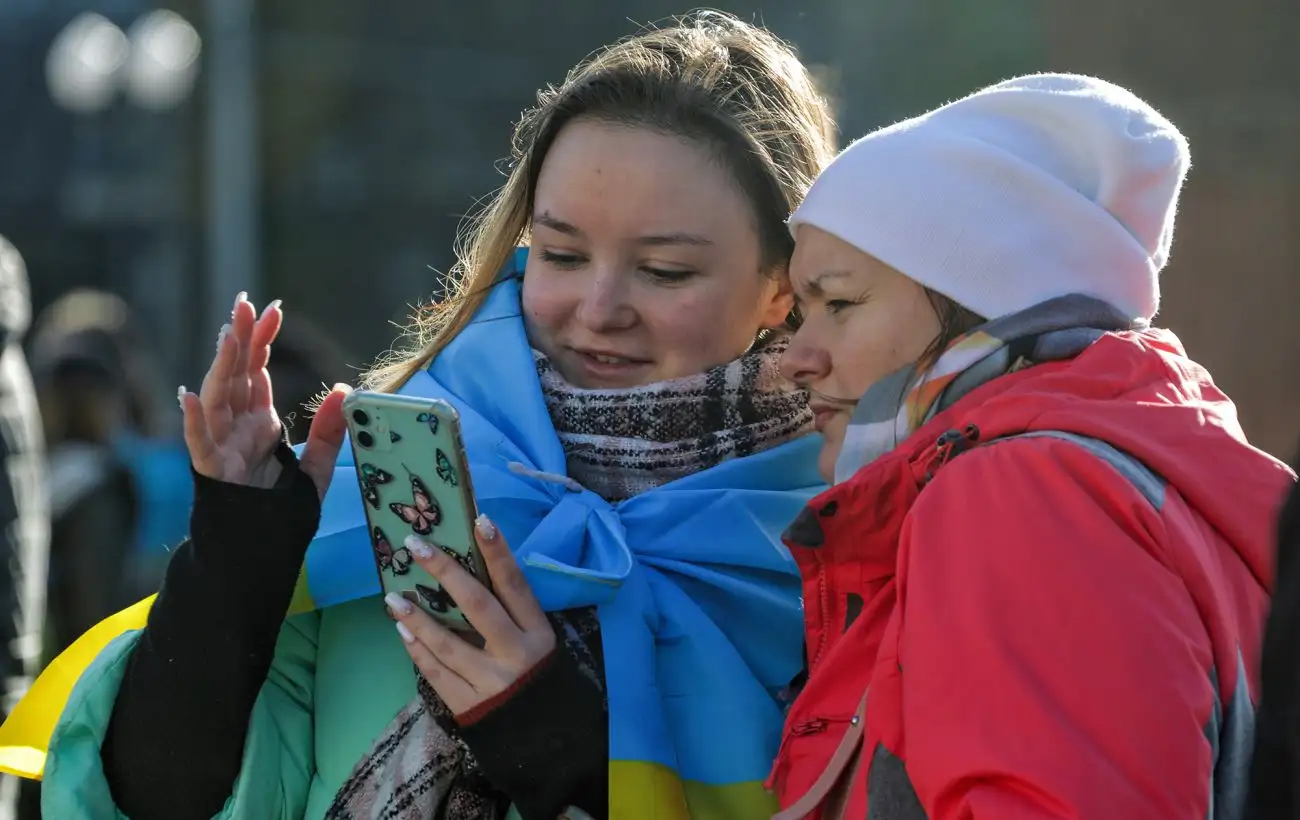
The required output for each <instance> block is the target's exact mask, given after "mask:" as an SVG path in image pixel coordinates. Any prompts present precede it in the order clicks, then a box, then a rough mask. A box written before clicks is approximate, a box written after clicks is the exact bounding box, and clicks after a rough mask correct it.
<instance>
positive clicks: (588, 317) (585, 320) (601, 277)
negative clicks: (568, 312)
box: [576, 271, 636, 333]
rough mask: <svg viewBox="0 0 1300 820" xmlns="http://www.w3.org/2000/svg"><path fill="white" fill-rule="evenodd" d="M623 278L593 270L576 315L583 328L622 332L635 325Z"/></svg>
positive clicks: (612, 272) (632, 309) (618, 274)
mask: <svg viewBox="0 0 1300 820" xmlns="http://www.w3.org/2000/svg"><path fill="white" fill-rule="evenodd" d="M626 278H627V277H626V276H623V275H622V274H621V273H619V272H618V271H597V272H595V273H594V274H593V275H592V276H591V278H590V280H589V281H588V282H587V283H586V289H585V290H584V291H583V293H582V301H581V303H580V304H579V305H578V310H577V312H576V315H577V318H578V321H579V322H581V323H582V324H583V326H584V327H586V328H587V329H588V330H591V331H594V332H597V333H599V332H606V331H610V330H622V329H626V328H628V327H630V326H632V325H633V324H635V323H636V310H635V309H634V308H633V307H632V305H631V302H630V300H629V299H628V288H627V282H626V281H625V280H626Z"/></svg>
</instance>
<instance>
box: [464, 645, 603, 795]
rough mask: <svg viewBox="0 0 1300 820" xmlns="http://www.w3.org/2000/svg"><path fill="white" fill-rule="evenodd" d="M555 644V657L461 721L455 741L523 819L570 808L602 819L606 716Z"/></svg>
mask: <svg viewBox="0 0 1300 820" xmlns="http://www.w3.org/2000/svg"><path fill="white" fill-rule="evenodd" d="M557 637H558V638H559V640H558V643H557V645H556V647H555V651H554V652H552V653H551V654H550V655H549V656H547V658H546V659H545V660H543V661H542V662H541V663H540V664H538V666H537V668H536V669H534V670H533V672H532V673H530V674H529V676H528V677H527V678H526V679H524V680H523V681H521V682H520V684H517V685H516V687H514V688H512V689H511V690H508V692H507V693H503V694H504V695H505V697H504V698H500V699H496V700H495V702H494V705H493V706H492V708H491V709H490V710H489V711H487V713H486V714H482V715H481V716H479V715H478V714H476V715H475V716H474V718H473V721H472V722H467V721H466V719H465V717H464V716H462V717H461V718H460V721H461V726H460V733H461V738H462V739H463V740H464V741H465V744H466V745H467V746H469V748H470V750H471V751H472V752H474V756H475V757H476V758H477V759H478V763H479V766H480V767H481V768H482V769H483V774H484V776H485V777H487V780H488V782H489V783H491V784H492V785H493V787H495V788H496V789H497V790H499V791H501V792H502V793H504V794H505V795H506V796H508V797H509V798H510V799H511V801H512V802H513V803H514V804H515V807H516V808H517V809H519V813H520V815H522V817H523V819H524V820H555V818H556V817H559V816H560V812H561V811H563V810H564V809H565V808H566V807H568V806H576V807H577V808H580V809H582V810H583V811H585V812H586V813H587V814H590V815H591V816H592V817H594V818H597V820H604V818H606V817H608V816H609V712H608V710H607V707H606V704H605V697H604V694H603V693H602V692H601V690H600V688H599V687H598V686H597V684H596V682H595V681H593V680H592V679H591V678H590V677H588V676H587V675H586V674H585V673H584V672H583V670H582V668H581V667H580V666H579V665H578V661H577V659H576V658H575V657H574V656H573V654H572V653H571V652H570V651H569V650H568V649H567V647H566V644H565V642H564V640H563V637H562V636H557ZM479 711H481V710H475V712H476V713H477V712H479Z"/></svg>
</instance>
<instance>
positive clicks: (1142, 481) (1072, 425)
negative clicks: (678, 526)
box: [769, 331, 1294, 820]
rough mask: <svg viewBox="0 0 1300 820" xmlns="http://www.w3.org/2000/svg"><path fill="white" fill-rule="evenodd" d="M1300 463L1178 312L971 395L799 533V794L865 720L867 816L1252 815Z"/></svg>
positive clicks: (784, 761)
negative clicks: (1269, 657) (1258, 441)
mask: <svg viewBox="0 0 1300 820" xmlns="http://www.w3.org/2000/svg"><path fill="white" fill-rule="evenodd" d="M950 431H957V432H950ZM945 434H947V435H945ZM1025 434H1028V435H1025ZM957 456H959V457H957ZM1292 481H1294V476H1293V475H1292V474H1291V472H1290V470H1289V469H1288V468H1287V467H1286V466H1285V465H1283V464H1282V463H1281V462H1278V461H1276V460H1274V459H1272V458H1270V457H1269V456H1268V455H1266V454H1264V453H1262V452H1260V451H1258V450H1255V449H1253V448H1252V447H1251V446H1250V445H1249V444H1247V443H1246V441H1245V438H1244V436H1243V434H1242V432H1241V429H1240V428H1239V426H1238V424H1237V419H1236V412H1235V410H1234V408H1233V405H1232V403H1231V402H1230V401H1229V400H1228V398H1227V397H1226V396H1225V395H1224V394H1223V393H1221V392H1220V391H1219V390H1218V388H1216V387H1215V386H1214V384H1213V382H1212V381H1211V380H1210V376H1209V374H1208V373H1206V372H1205V371H1204V370H1203V369H1202V368H1201V367H1199V366H1198V365H1196V364H1194V363H1193V362H1191V361H1190V360H1188V359H1187V357H1186V355H1185V354H1184V352H1183V350H1182V348H1181V346H1180V344H1179V342H1178V340H1177V339H1176V338H1174V336H1173V335H1172V334H1169V333H1167V332H1164V331H1152V332H1147V333H1116V334H1108V335H1106V336H1104V337H1103V338H1102V339H1100V340H1099V341H1097V342H1096V343H1094V344H1093V345H1091V346H1090V347H1089V348H1088V349H1087V350H1085V351H1084V352H1083V353H1081V354H1080V355H1079V356H1078V357H1077V358H1075V359H1073V360H1071V361H1067V362H1057V363H1049V364H1042V365H1038V366H1035V367H1032V368H1029V369H1026V370H1022V371H1020V372H1017V373H1013V374H1010V375H1006V376H1003V377H1001V378H998V379H995V380H994V381H992V382H990V383H988V384H986V385H984V386H983V387H981V388H979V389H977V390H975V391H974V392H972V393H971V394H970V395H968V396H966V397H965V398H963V399H961V400H960V401H958V402H957V403H955V404H954V405H953V406H952V407H950V408H948V409H946V410H944V411H943V412H941V413H940V414H939V415H938V416H937V417H936V418H935V419H934V420H933V422H932V423H930V424H928V425H927V426H926V427H925V428H924V429H922V430H920V431H918V432H917V433H916V434H915V435H914V436H912V437H910V438H909V439H907V440H906V441H905V442H903V443H902V444H901V445H900V446H899V447H897V448H896V449H895V450H894V451H892V452H891V453H889V454H887V455H885V456H883V457H881V458H880V459H878V460H877V461H875V462H873V463H871V464H870V465H868V466H867V467H864V468H863V469H862V470H860V471H859V472H858V473H857V474H856V475H855V476H854V477H853V478H852V479H850V480H849V481H846V482H844V483H842V484H839V485H837V486H835V487H833V488H831V489H830V490H828V491H827V492H825V493H823V494H821V495H820V496H818V497H817V498H815V499H814V500H813V501H812V502H811V503H810V504H809V505H808V508H807V509H806V510H805V511H804V512H803V514H801V516H800V517H799V519H798V520H797V521H796V522H795V523H794V524H793V525H792V526H791V528H790V531H789V532H788V533H787V543H788V544H789V546H790V547H791V549H792V551H793V552H794V554H795V557H796V559H797V560H798V563H799V566H800V569H801V571H802V574H803V582H804V605H805V609H806V621H807V639H808V661H809V667H808V678H807V682H806V684H805V685H804V687H803V689H802V692H801V693H800V694H799V697H798V698H797V699H796V701H795V702H794V704H793V705H792V706H791V708H790V712H789V716H788V718H787V722H786V729H785V736H784V738H783V741H782V746H781V750H780V753H779V756H778V759H777V761H776V764H775V766H774V768H773V771H772V777H771V780H770V781H769V785H770V786H771V787H772V788H774V789H775V791H776V793H777V795H778V797H779V799H780V802H781V805H782V807H789V806H791V805H792V804H794V803H795V802H796V801H798V800H799V799H800V798H801V797H802V796H804V795H806V794H807V793H808V792H809V790H810V789H812V788H813V786H814V784H815V782H816V781H817V780H818V778H819V776H821V775H822V774H823V772H825V771H826V770H827V767H828V764H829V763H830V761H831V757H832V755H833V753H834V752H835V751H836V748H837V746H840V745H841V740H842V739H844V738H845V737H846V734H848V735H849V736H850V737H851V736H852V732H850V729H851V728H852V727H858V728H859V729H860V730H861V732H862V742H863V745H862V746H861V749H862V754H861V757H860V759H859V763H858V765H857V766H856V768H854V767H847V769H851V775H848V778H849V780H850V782H849V784H848V787H847V790H845V789H844V787H843V786H841V789H840V792H842V794H841V795H840V796H839V799H841V800H843V801H846V802H844V803H843V804H842V805H844V814H843V816H845V817H849V818H854V819H855V820H857V818H879V820H911V818H922V817H928V818H933V819H934V820H969V819H972V818H973V819H975V820H984V818H990V819H992V818H996V820H1018V818H1026V819H1028V818H1086V819H1088V820H1091V818H1104V819H1105V820H1129V819H1130V818H1131V820H1164V818H1206V817H1211V818H1216V819H1217V818H1235V817H1238V816H1239V814H1238V812H1239V806H1240V799H1241V792H1242V791H1243V789H1244V787H1245V784H1246V770H1247V766H1248V757H1249V751H1250V743H1251V735H1252V734H1253V725H1254V705H1253V704H1254V701H1255V694H1256V685H1257V677H1256V665H1257V654H1258V647H1259V643H1260V633H1261V628H1262V618H1263V614H1264V611H1265V608H1266V606H1267V603H1268V596H1269V594H1270V590H1271V586H1272V568H1271V560H1272V554H1273V537H1274V532H1275V522H1276V512H1277V509H1278V505H1279V503H1280V501H1281V499H1282V497H1283V494H1284V492H1285V490H1286V489H1287V488H1288V487H1289V486H1290V483H1291V482H1292ZM868 692H869V696H867V697H866V701H865V713H864V717H863V719H862V720H860V721H859V720H857V719H855V717H854V715H855V710H856V709H857V707H858V705H859V703H860V702H861V701H862V699H863V697H864V694H866V693H868ZM846 746H847V744H846ZM840 768H846V767H840ZM1211 807H1213V808H1211ZM822 814H823V809H821V808H818V809H816V810H815V811H813V812H812V813H811V814H809V815H807V816H809V817H813V818H816V817H820V816H822Z"/></svg>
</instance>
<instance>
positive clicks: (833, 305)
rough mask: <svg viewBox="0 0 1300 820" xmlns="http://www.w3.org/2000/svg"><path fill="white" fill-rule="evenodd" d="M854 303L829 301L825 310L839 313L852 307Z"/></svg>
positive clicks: (842, 300) (841, 300)
mask: <svg viewBox="0 0 1300 820" xmlns="http://www.w3.org/2000/svg"><path fill="white" fill-rule="evenodd" d="M853 305H854V303H853V302H850V301H849V300H848V299H830V300H828V301H827V302H826V310H827V311H828V312H830V313H839V312H840V311H841V310H844V309H845V308H850V307H853Z"/></svg>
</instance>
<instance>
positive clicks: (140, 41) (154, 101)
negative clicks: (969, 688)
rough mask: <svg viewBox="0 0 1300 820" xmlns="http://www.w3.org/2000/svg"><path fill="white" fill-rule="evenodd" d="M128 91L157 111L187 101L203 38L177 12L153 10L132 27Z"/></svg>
mask: <svg viewBox="0 0 1300 820" xmlns="http://www.w3.org/2000/svg"><path fill="white" fill-rule="evenodd" d="M129 38H130V41H131V57H130V59H129V60H128V62H127V66H126V92H127V95H128V96H129V97H130V98H131V101H132V102H134V103H135V104H136V105H139V106H140V107H141V108H149V109H153V110H155V111H157V110H163V109H167V108H173V107H175V106H177V105H179V104H180V103H182V102H184V101H185V99H186V98H187V97H189V95H190V92H191V91H193V89H194V80H195V78H196V77H197V76H198V71H199V52H200V51H201V50H202V40H201V39H200V37H199V33H198V32H197V31H195V30H194V26H192V25H190V24H189V23H188V22H187V21H186V20H185V18H183V17H181V16H180V15H179V14H176V13H175V12H171V11H166V10H158V11H151V12H149V13H148V14H146V15H144V16H143V17H141V18H140V19H139V20H137V21H136V22H135V24H134V25H132V26H131V31H130V34H129Z"/></svg>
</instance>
